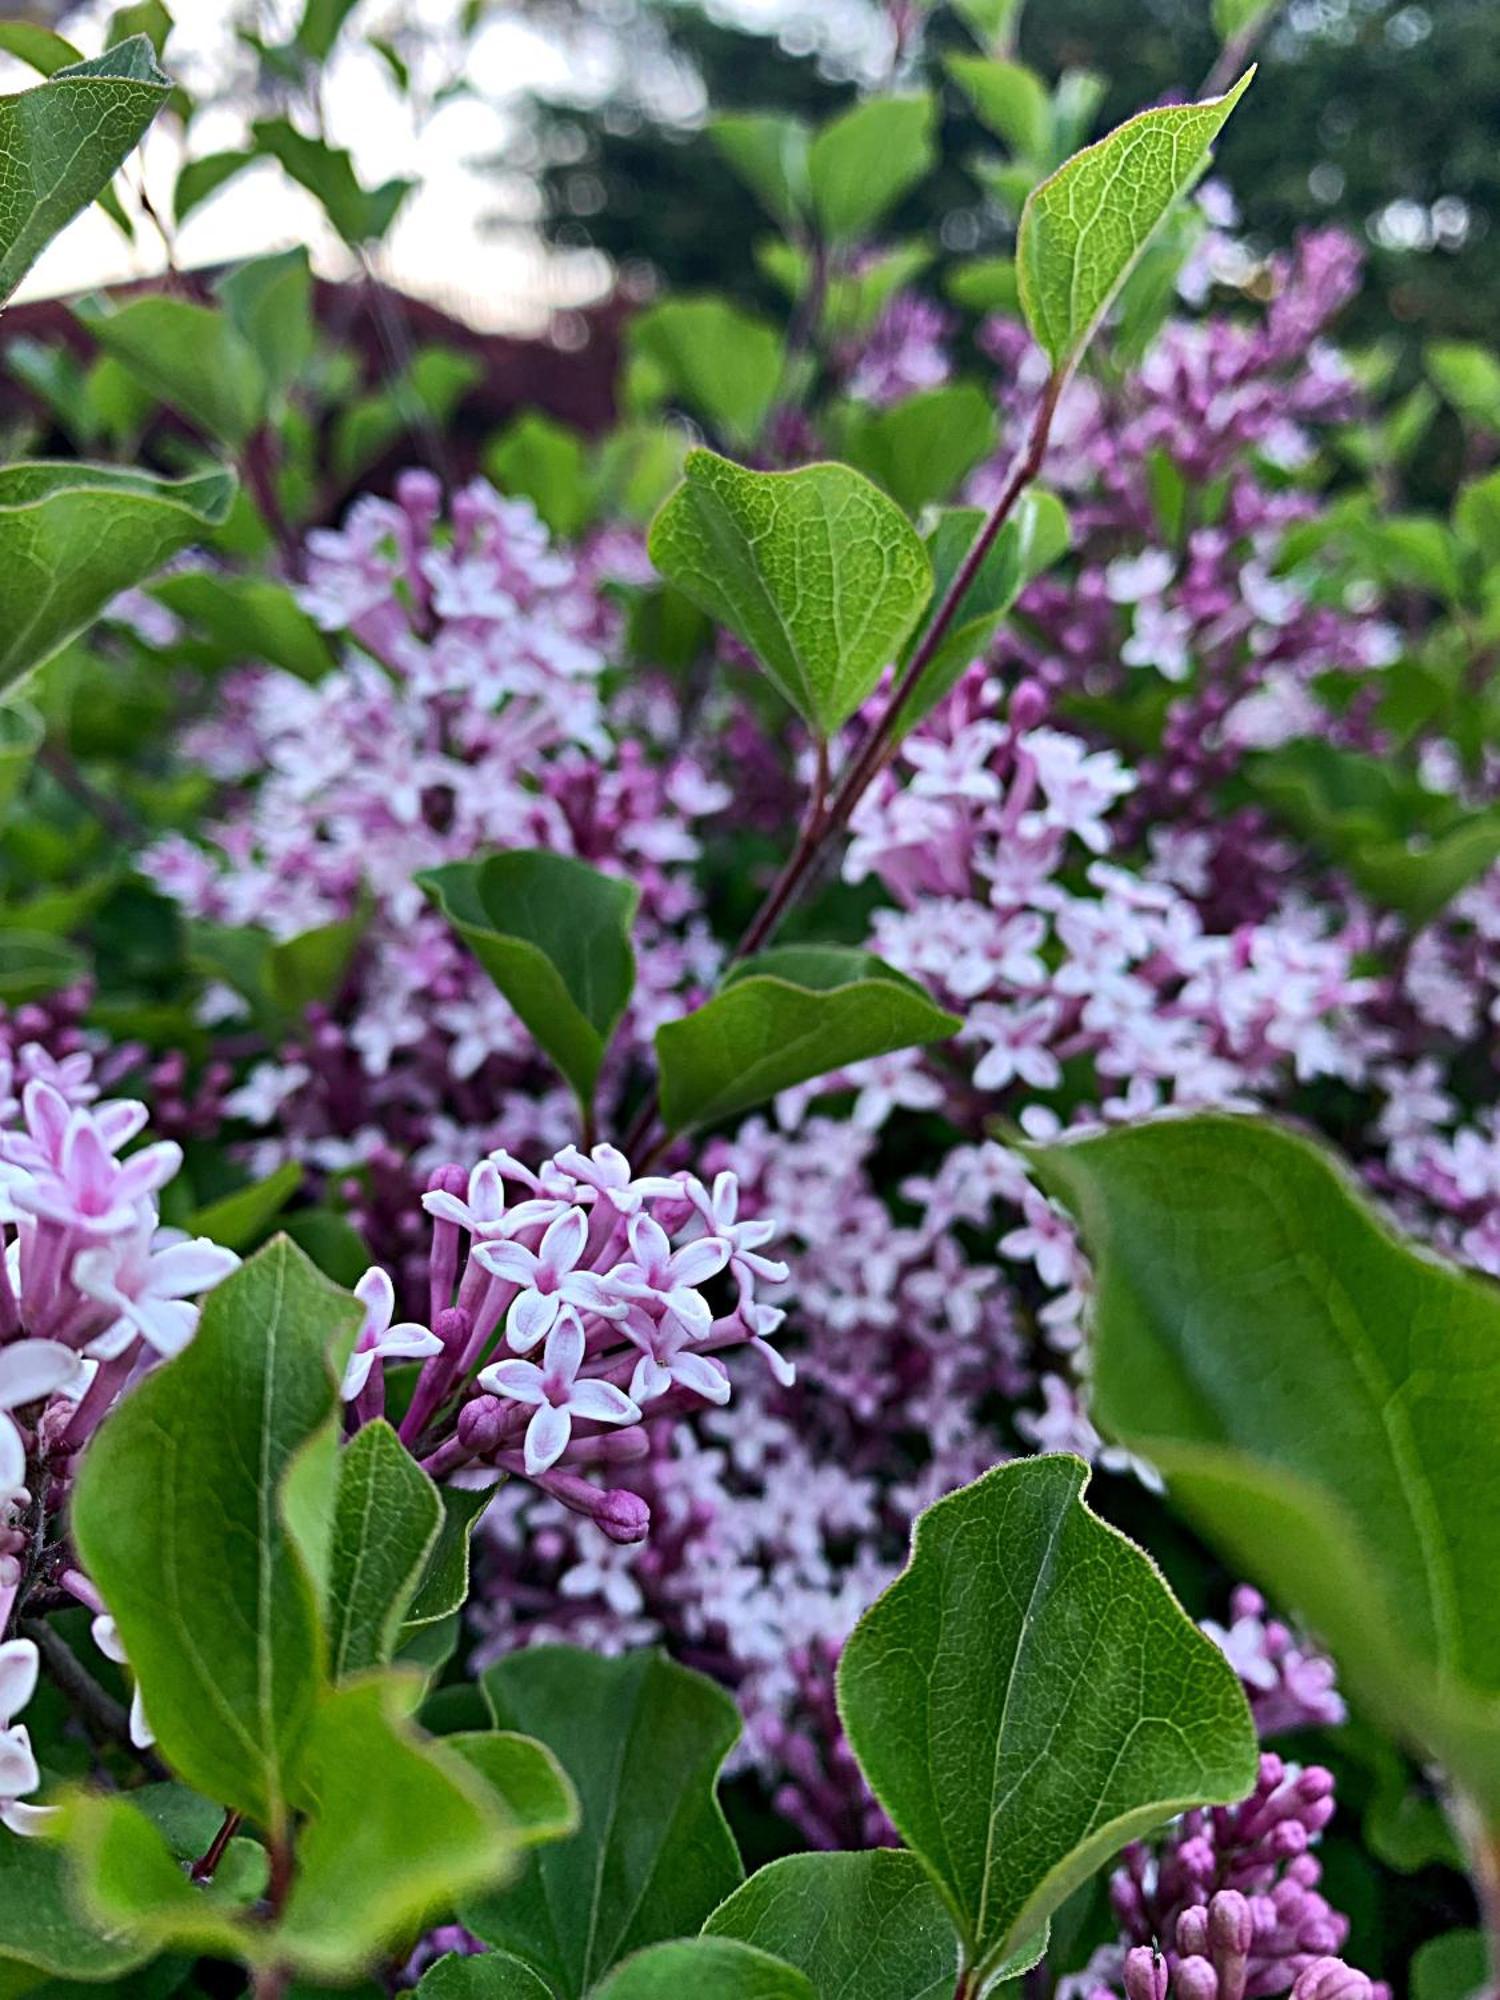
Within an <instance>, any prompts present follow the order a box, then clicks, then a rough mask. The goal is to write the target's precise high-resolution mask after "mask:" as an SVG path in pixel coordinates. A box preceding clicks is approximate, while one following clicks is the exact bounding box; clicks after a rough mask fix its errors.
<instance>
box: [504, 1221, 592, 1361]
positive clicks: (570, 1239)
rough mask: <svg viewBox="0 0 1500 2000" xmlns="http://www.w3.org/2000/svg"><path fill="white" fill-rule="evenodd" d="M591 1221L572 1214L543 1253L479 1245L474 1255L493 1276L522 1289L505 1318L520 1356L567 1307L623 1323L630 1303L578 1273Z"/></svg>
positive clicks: (554, 1229)
mask: <svg viewBox="0 0 1500 2000" xmlns="http://www.w3.org/2000/svg"><path fill="white" fill-rule="evenodd" d="M588 1234H589V1220H588V1217H587V1216H586V1215H585V1214H584V1212H583V1210H582V1209H581V1208H570V1209H567V1210H565V1212H564V1213H563V1214H562V1215H560V1216H559V1217H558V1218H557V1220H556V1221H555V1222H554V1223H552V1224H551V1225H550V1227H549V1228H548V1230H547V1233H546V1235H545V1236H544V1237H543V1238H542V1241H541V1247H540V1249H538V1250H528V1249H527V1248H526V1246H525V1244H524V1243H509V1242H506V1243H476V1244H475V1246H474V1255H475V1257H476V1258H477V1259H478V1261H479V1263H480V1264H481V1265H483V1267H484V1269H485V1270H486V1271H488V1272H489V1273H490V1274H491V1276H493V1277H496V1278H504V1279H506V1280H507V1281H508V1282H509V1283H510V1284H512V1285H517V1286H519V1287H520V1289H519V1291H518V1292H517V1294H516V1296H515V1298H514V1299H512V1301H511V1304H510V1310H509V1312H508V1313H507V1314H506V1316H505V1337H506V1340H507V1341H508V1342H509V1344H510V1345H511V1346H512V1347H513V1348H514V1349H515V1350H516V1352H517V1353H518V1354H529V1353H530V1352H531V1350H532V1348H533V1347H535V1346H536V1345H537V1343H538V1342H539V1341H542V1340H545V1339H546V1338H547V1336H548V1335H549V1334H550V1333H551V1332H552V1329H553V1328H554V1327H555V1326H556V1325H557V1324H558V1319H559V1315H560V1314H561V1312H562V1309H563V1307H564V1306H572V1307H573V1308H574V1309H575V1311H577V1312H580V1313H585V1312H590V1313H598V1314H599V1315H600V1317H601V1318H603V1319H623V1318H624V1317H625V1311H626V1306H625V1301H624V1300H623V1299H622V1298H621V1297H620V1295H619V1293H618V1291H617V1290H615V1289H614V1288H613V1287H612V1285H607V1284H606V1283H605V1282H604V1280H603V1279H602V1278H600V1277H599V1276H598V1275H597V1274H596V1273H595V1272H593V1271H587V1270H583V1271H581V1270H580V1269H579V1268H578V1264H579V1259H580V1258H581V1257H582V1256H583V1251H584V1245H585V1244H586V1243H587V1241H588Z"/></svg>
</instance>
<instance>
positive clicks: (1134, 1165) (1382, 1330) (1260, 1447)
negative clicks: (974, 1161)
mask: <svg viewBox="0 0 1500 2000" xmlns="http://www.w3.org/2000/svg"><path fill="white" fill-rule="evenodd" d="M1033 1157H1034V1159H1035V1162H1036V1167H1037V1171H1038V1173H1039V1174H1040V1175H1041V1177H1042V1180H1043V1182H1044V1183H1045V1184H1046V1185H1047V1186H1048V1187H1049V1188H1050V1189H1051V1190H1052V1191H1053V1192H1054V1193H1056V1194H1057V1195H1059V1196H1060V1197H1061V1198H1062V1199H1063V1200H1065V1201H1066V1202H1067V1203H1068V1205H1069V1206H1070V1207H1071V1208H1072V1209H1073V1210H1074V1212H1075V1213H1076V1214H1077V1216H1078V1218H1079V1220H1080V1223H1081V1225H1082V1229H1083V1233H1084V1237H1085V1240H1086V1242H1087V1243H1088V1246H1089V1249H1090V1251H1091V1253H1092V1255H1093V1258H1094V1264H1095V1269H1096V1272H1097V1274H1098V1293H1097V1298H1096V1305H1095V1350H1094V1351H1095V1361H1096V1367H1095V1414H1096V1416H1097V1417H1098V1419H1099V1421H1100V1422H1101V1423H1102V1424H1103V1425H1104V1426H1105V1428H1107V1429H1108V1430H1109V1431H1110V1432H1111V1433H1112V1434H1113V1435H1114V1436H1117V1437H1120V1438H1124V1439H1126V1440H1128V1442H1129V1443H1130V1445H1131V1447H1132V1448H1133V1449H1135V1450H1138V1451H1141V1452H1143V1453H1145V1454H1147V1455H1148V1456H1149V1457H1150V1458H1151V1459H1152V1461H1153V1462H1154V1463H1155V1464H1157V1465H1159V1466H1160V1467H1161V1469H1162V1471H1163V1472H1164V1473H1165V1474H1166V1476H1167V1478H1168V1480H1169V1481H1170V1483H1171V1488H1172V1494H1173V1498H1174V1501H1175V1502H1177V1503H1178V1504H1180V1505H1181V1507H1182V1508H1183V1510H1184V1511H1185V1512H1186V1513H1187V1514H1188V1515H1189V1517H1190V1518H1191V1519H1192V1520H1193V1521H1194V1522H1195V1523H1196V1524H1197V1525H1198V1526H1199V1527H1200V1529H1201V1530H1202V1531H1203V1533H1204V1534H1205V1535H1206V1536H1207V1538H1208V1539H1209V1540H1210V1541H1211V1542H1213V1543H1216V1544H1217V1545H1218V1546H1219V1547H1220V1548H1222V1549H1224V1550H1226V1551H1228V1553H1229V1556H1230V1559H1231V1560H1232V1561H1233V1562H1234V1563H1236V1564H1237V1565H1242V1570H1241V1573H1242V1574H1246V1575H1252V1576H1255V1577H1257V1578H1259V1580H1260V1581H1261V1582H1263V1583H1264V1584H1265V1585H1266V1587H1267V1588H1268V1589H1269V1590H1270V1592H1271V1593H1272V1595H1273V1596H1274V1597H1275V1599H1276V1601H1277V1602H1278V1603H1281V1604H1284V1605H1286V1606H1287V1607H1288V1608H1289V1609H1291V1610H1295V1611H1298V1612H1300V1613H1301V1614H1302V1615H1303V1616H1305V1617H1306V1619H1307V1620H1308V1622H1309V1623H1310V1625H1311V1626H1312V1627H1313V1628H1314V1629H1315V1630H1316V1631H1318V1632H1319V1633H1320V1634H1321V1635H1322V1636H1323V1638H1324V1639H1325V1640H1326V1641H1327V1643H1328V1644H1329V1645H1330V1646H1331V1647H1332V1649H1333V1651H1334V1652H1335V1654H1336V1655H1337V1657H1338V1661H1339V1667H1340V1672H1341V1674H1342V1677H1343V1683H1344V1685H1345V1687H1346V1689H1347V1690H1348V1691H1349V1692H1350V1693H1351V1694H1352V1695H1353V1696H1354V1698H1355V1699H1356V1701H1358V1702H1359V1703H1361V1704H1362V1705H1363V1706H1364V1707H1366V1708H1368V1709H1369V1711H1370V1712H1371V1713H1372V1715H1374V1716H1375V1717H1376V1718H1377V1719H1379V1720H1382V1721H1383V1722H1384V1723H1385V1725H1386V1726H1387V1727H1388V1728H1389V1729H1390V1730H1391V1732H1392V1733H1393V1734H1395V1735H1398V1736H1400V1737H1402V1738H1403V1739H1404V1740H1406V1741H1408V1742H1411V1743H1413V1744H1415V1745H1416V1746H1417V1748H1418V1749H1419V1750H1421V1751H1422V1752H1423V1753H1424V1754H1425V1755H1426V1756H1428V1757H1429V1758H1433V1759H1436V1760H1437V1761H1439V1762H1441V1763H1443V1764H1446V1766H1447V1767H1448V1770H1449V1773H1450V1775H1451V1776H1452V1777H1453V1779H1454V1780H1455V1782H1456V1783H1457V1784H1459V1785H1460V1786H1461V1787H1462V1788H1463V1789H1465V1790H1466V1791H1467V1792H1468V1793H1469V1794H1470V1795H1471V1796H1472V1797H1473V1798H1475V1799H1476V1800H1477V1801H1478V1803H1479V1805H1480V1808H1481V1810H1482V1811H1483V1813H1484V1814H1485V1815H1486V1817H1487V1819H1488V1821H1489V1824H1490V1825H1491V1826H1492V1827H1494V1826H1496V1825H1500V1703H1497V1701H1496V1694H1497V1692H1500V1447H1497V1444H1496V1440H1497V1438H1500V1297H1497V1295H1496V1292H1495V1289H1494V1287H1493V1285H1492V1284H1490V1283H1489V1282H1488V1281H1487V1280H1485V1279H1483V1278H1478V1277H1473V1276H1471V1275H1470V1274H1469V1273H1467V1272H1460V1271H1456V1270H1453V1269H1451V1268H1449V1267H1448V1266H1446V1265H1444V1264H1440V1263H1438V1262H1437V1261H1436V1260H1435V1259H1433V1258H1432V1257H1431V1256H1430V1255H1429V1254H1428V1253H1427V1252H1426V1251H1425V1250H1418V1249H1416V1248H1414V1247H1412V1246H1411V1245H1409V1244H1407V1243H1404V1242H1403V1241H1402V1240H1401V1239H1400V1238H1399V1237H1398V1236H1396V1235H1395V1234H1393V1233H1392V1232H1391V1230H1390V1229H1389V1228H1388V1227H1387V1226H1386V1225H1385V1224H1384V1223H1383V1222H1382V1221H1381V1220H1380V1219H1379V1218H1378V1217H1377V1216H1376V1215H1375V1214H1374V1213H1373V1212H1372V1210H1371V1209H1370V1208H1369V1206H1368V1205H1367V1203H1366V1202H1365V1201H1364V1200H1363V1199H1362V1198H1361V1197H1359V1196H1358V1195H1357V1194H1356V1193H1355V1192H1354V1190H1353V1188H1352V1186H1351V1185H1350V1183H1349V1182H1348V1180H1347V1178H1346V1177H1345V1175H1344V1174H1343V1172H1342V1171H1341V1170H1340V1169H1339V1168H1338V1167H1337V1166H1336V1165H1335V1164H1334V1162H1333V1161H1332V1160H1331V1159H1329V1158H1328V1157H1326V1156H1325V1155H1324V1154H1323V1153H1322V1152H1320V1151H1319V1150H1318V1149H1317V1148H1316V1147H1315V1146H1312V1145H1310V1144H1309V1143H1308V1142H1307V1141H1306V1140H1303V1139H1300V1138H1296V1137H1294V1136H1293V1135H1292V1134H1291V1133H1289V1132H1283V1131H1281V1130H1279V1129H1278V1128H1277V1127H1276V1126H1274V1125H1269V1124H1261V1123H1258V1122H1254V1121H1251V1120H1248V1119H1239V1118H1225V1117H1199V1118H1192V1119H1186V1120H1183V1121H1182V1122H1181V1123H1175V1122H1173V1123H1165V1124H1155V1125H1142V1126H1138V1127H1134V1128H1132V1129H1130V1130H1122V1131H1119V1132H1114V1133H1111V1134H1110V1135H1109V1136H1108V1137H1106V1138H1100V1139H1096V1140H1088V1141H1085V1142H1083V1143H1081V1144H1078V1145H1069V1146H1053V1147H1049V1148H1046V1149H1043V1150H1040V1151H1038V1152H1037V1153H1035V1154H1034V1155H1033ZM1330 1412H1337V1420H1336V1421H1330V1420H1329V1413H1330Z"/></svg>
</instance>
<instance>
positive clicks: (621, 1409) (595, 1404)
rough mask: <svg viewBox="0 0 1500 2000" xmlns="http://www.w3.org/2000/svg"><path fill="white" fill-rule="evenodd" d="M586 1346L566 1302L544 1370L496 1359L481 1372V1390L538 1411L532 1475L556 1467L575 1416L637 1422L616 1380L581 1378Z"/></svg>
mask: <svg viewBox="0 0 1500 2000" xmlns="http://www.w3.org/2000/svg"><path fill="white" fill-rule="evenodd" d="M554 1226H555V1225H554ZM622 1310H623V1308H622ZM584 1344H585V1343H584V1337H583V1324H582V1322H581V1321H580V1319H579V1317H578V1314H577V1313H576V1312H575V1311H573V1310H571V1309H570V1307H568V1306H566V1305H564V1306H562V1307H560V1308H559V1310H558V1313H557V1315H556V1317H555V1320H554V1323H553V1326H552V1330H551V1332H550V1333H549V1334H548V1335H547V1345H546V1347H545V1349H544V1350H543V1355H542V1366H541V1367H540V1368H538V1367H537V1365H536V1363H535V1362H534V1361H497V1362H495V1363H494V1364H493V1365H492V1366H490V1367H488V1368H485V1369H482V1370H481V1371H480V1376H479V1386H480V1388H481V1389H484V1390H486V1391H487V1392H488V1393H489V1394H490V1395H492V1396H509V1397H510V1399H511V1401H512V1402H516V1403H527V1404H530V1405H533V1406H534V1408H535V1410H536V1415H535V1416H534V1417H533V1418H532V1419H531V1422H530V1423H529V1424H528V1425H527V1426H526V1452H525V1460H526V1470H527V1472H528V1473H529V1474H530V1475H531V1477H532V1478H533V1479H534V1478H535V1477H536V1475H537V1474H538V1473H539V1472H545V1471H546V1470H547V1468H548V1467H549V1466H553V1465H556V1463H557V1461H558V1460H559V1459H560V1458H561V1457H562V1455H563V1453H564V1452H565V1451H566V1450H567V1448H568V1443H569V1441H570V1439H571V1438H572V1435H573V1419H574V1418H575V1417H582V1418H584V1419H586V1420H588V1421H589V1422H592V1423H596V1424H633V1423H635V1422H636V1421H637V1419H638V1418H639V1416H640V1414H641V1413H640V1409H639V1407H638V1406H637V1405H636V1404H635V1403H633V1402H632V1401H631V1400H630V1398H629V1397H628V1396H627V1395H626V1394H625V1392H624V1390H623V1389H617V1388H616V1387H615V1385H614V1383H613V1382H602V1381H599V1380H597V1379H595V1378H592V1377H589V1376H584V1377H583V1379H582V1380H580V1379H579V1375H578V1371H579V1369H580V1368H581V1367H582V1366H583V1355H584Z"/></svg>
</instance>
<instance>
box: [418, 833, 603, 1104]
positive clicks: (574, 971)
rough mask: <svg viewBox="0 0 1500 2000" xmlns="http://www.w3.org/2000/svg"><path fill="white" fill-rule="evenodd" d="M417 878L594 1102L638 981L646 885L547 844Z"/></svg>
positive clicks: (584, 1097) (582, 1096) (583, 1097)
mask: <svg viewBox="0 0 1500 2000" xmlns="http://www.w3.org/2000/svg"><path fill="white" fill-rule="evenodd" d="M417 880H418V882H419V883H420V884H421V886H422V887H423V888H424V889H425V890H426V891H427V894H428V895H429V896H430V897H431V898H432V901H433V902H434V903H435V904H436V906H437V907H438V909H440V910H441V911H442V913H443V915H444V916H445V917H446V918H447V919H448V921H449V923H450V924H452V926H453V928H454V930H456V931H457V932H458V934H459V936H460V937H461V938H462V939H463V941H464V943H465V944H466V945H467V946H468V947H469V949H470V951H472V952H473V954H474V956H475V957H476V958H477V959H478V960H479V963H480V964H481V965H482V966H483V967H484V969H485V971H486V972H487V973H488V974H489V976H490V978H491V979H493V980H494V982H495V984H496V985H497V986H498V987H499V989H500V991H501V992H502V993H503V994H504V995H505V997H506V999H507V1000H508V1001H509V1002H510V1004H511V1006H512V1007H514V1008H515V1010H516V1012H517V1014H519V1015H520V1017H521V1019H522V1020H523V1021H524V1022H525V1024H526V1026H527V1027H528V1028H529V1029H530V1030H531V1032H532V1034H533V1035H534V1036H535V1037H536V1039H537V1041H538V1042H539V1043H540V1045H541V1047H542V1048H543V1049H544V1050H545V1051H546V1053H547V1054H548V1055H549V1056H550V1057H551V1058H552V1060H553V1062H555V1063H556V1064H557V1067H558V1068H559V1069H560V1070H561V1071H562V1073H563V1075H564V1076H565V1077H566V1078H567V1080H568V1082H569V1083H570V1084H571V1085H572V1086H573V1089H574V1091H575V1092H576V1093H577V1096H578V1101H579V1103H580V1104H581V1105H583V1107H584V1108H585V1109H587V1108H588V1107H589V1105H590V1104H591V1103H592V1102H593V1096H594V1087H595V1085H596V1084H597V1082H598V1080H599V1066H600V1064H601V1063H602V1062H603V1061H604V1054H605V1051H606V1049H607V1048H608V1047H609V1044H610V1040H611V1038H612V1037H613V1035H614V1032H615V1029H616V1028H617V1027H618V1026H619V1025H620V1020H621V1017H622V1016H623V1015H624V1012H625V1009H626V1006H627V1005H628V1004H629V1000H630V994H631V990H632V988H633V987H634V985H635V953H634V951H633V950H632V949H631V944H630V927H631V924H632V922H633V921H634V919H635V911H636V904H637V903H638V902H639V900H640V891H639V890H638V889H637V888H635V886H634V885H633V884H632V883H629V882H622V881H620V880H619V879H618V878H617V877H615V876H613V875H602V874H601V873H600V872H599V870H598V869H597V868H590V867H589V866H588V865H587V864H586V863H585V862H582V861H574V860H573V859H572V858H571V857H570V856H568V855H563V854H548V853H546V852H544V851H542V850H540V849H536V850H516V851H514V852H511V853H507V854H492V855H490V856H489V858H488V859H487V860H484V861H454V862H449V863H448V864H447V866H445V867H442V868H429V869H427V870H425V871H424V872H423V873H422V874H420V875H418V877H417Z"/></svg>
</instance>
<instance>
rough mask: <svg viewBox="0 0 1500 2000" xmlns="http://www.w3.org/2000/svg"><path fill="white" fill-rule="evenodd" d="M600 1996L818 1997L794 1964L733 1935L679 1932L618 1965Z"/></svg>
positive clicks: (607, 1999) (649, 1999) (631, 1999)
mask: <svg viewBox="0 0 1500 2000" xmlns="http://www.w3.org/2000/svg"><path fill="white" fill-rule="evenodd" d="M594 1992H595V1993H596V1995H597V1996H598V2000H683V1995H685V1994H688V1993H691V1994H694V1995H696V1996H698V2000H820V1996H819V1994H818V1992H817V1990H816V1988H815V1987H814V1986H813V1985H812V1983H811V1981H810V1980H808V1979H807V1978H806V1977H805V1976H804V1975H803V1974H802V1973H800V1972H798V1971H797V1969H796V1968H795V1967H794V1966H790V1965H787V1964H785V1963H784V1962H783V1961H781V1960H778V1959H774V1958H771V1957H769V1956H768V1955H767V1954H766V1953H765V1952H763V1951H757V1950H755V1949H754V1947H753V1946H751V1945H748V1944H739V1943H737V1942H736V1941H735V1940H734V1939H732V1938H708V1937H697V1938H679V1939H676V1940H675V1941H674V1942H672V1943H671V1944H655V1945H652V1946H651V1947H650V1948H649V1950H646V1951H642V1952H637V1953H636V1955H635V1957H634V1958H628V1959H626V1961H625V1963H624V1964H623V1965H620V1966H617V1967H616V1969H615V1970H614V1971H613V1972H612V1973H611V1974H610V1976H609V1977H608V1979H606V1980H605V1981H604V1982H603V1984H602V1985H600V1986H596V1987H595V1988H594Z"/></svg>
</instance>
